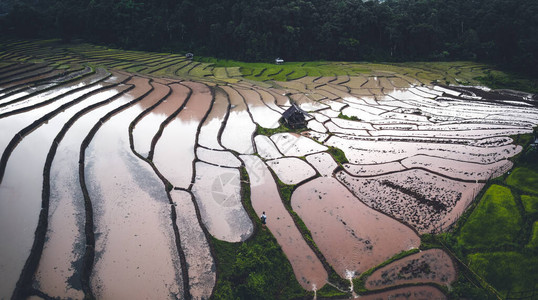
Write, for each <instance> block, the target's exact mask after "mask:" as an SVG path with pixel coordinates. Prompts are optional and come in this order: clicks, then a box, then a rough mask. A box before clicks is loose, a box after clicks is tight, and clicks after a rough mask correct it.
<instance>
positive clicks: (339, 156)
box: [327, 146, 349, 165]
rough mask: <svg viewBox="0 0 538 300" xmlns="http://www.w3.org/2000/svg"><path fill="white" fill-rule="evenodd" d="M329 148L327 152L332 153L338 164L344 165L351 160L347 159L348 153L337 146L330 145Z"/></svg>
mask: <svg viewBox="0 0 538 300" xmlns="http://www.w3.org/2000/svg"><path fill="white" fill-rule="evenodd" d="M328 148H329V149H328V150H327V152H329V154H331V155H332V157H333V158H334V160H335V161H336V162H337V163H338V164H340V165H342V164H346V163H348V162H349V160H347V157H346V154H345V153H344V151H342V150H341V149H340V148H336V147H333V146H329V147H328Z"/></svg>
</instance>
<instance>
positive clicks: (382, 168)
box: [344, 161, 406, 177]
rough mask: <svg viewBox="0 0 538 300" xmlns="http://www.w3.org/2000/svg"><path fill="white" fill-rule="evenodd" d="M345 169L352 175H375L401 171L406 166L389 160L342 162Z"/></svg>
mask: <svg viewBox="0 0 538 300" xmlns="http://www.w3.org/2000/svg"><path fill="white" fill-rule="evenodd" d="M344 168H345V170H346V171H347V172H348V173H350V174H351V175H353V176H360V177H363V176H376V175H381V174H386V173H392V172H398V171H403V170H405V169H406V168H405V167H404V166H403V165H402V164H401V163H400V162H397V161H395V162H389V163H384V164H374V165H354V164H344Z"/></svg>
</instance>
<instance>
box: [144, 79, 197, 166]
mask: <svg viewBox="0 0 538 300" xmlns="http://www.w3.org/2000/svg"><path fill="white" fill-rule="evenodd" d="M154 85H155V86H158V84H154ZM170 88H171V91H172V93H171V94H170V96H169V97H168V98H167V99H166V100H164V101H163V102H161V103H160V104H159V105H158V106H157V107H155V108H154V109H153V110H152V111H151V112H150V113H149V114H146V115H145V116H144V117H143V118H142V119H141V120H140V121H139V122H138V123H137V124H136V126H135V128H134V129H133V143H134V148H135V151H136V152H138V153H139V154H141V155H143V156H146V157H147V155H148V153H149V152H150V150H151V142H152V140H153V137H154V136H155V134H156V133H157V131H158V130H159V127H160V126H161V124H162V123H163V122H164V121H165V120H166V119H167V118H168V117H169V116H170V115H171V114H173V113H174V112H175V111H177V110H178V109H179V108H180V107H181V105H183V103H184V102H185V100H186V99H187V95H188V94H189V91H190V90H189V89H188V88H187V87H186V86H184V85H180V84H172V85H170ZM159 90H160V89H159Z"/></svg>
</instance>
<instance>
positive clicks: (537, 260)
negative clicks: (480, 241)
mask: <svg viewBox="0 0 538 300" xmlns="http://www.w3.org/2000/svg"><path fill="white" fill-rule="evenodd" d="M468 257H469V265H470V268H471V269H473V271H475V272H476V273H478V274H479V275H480V276H482V277H484V279H486V280H487V281H488V282H489V283H490V284H492V285H493V286H494V287H495V288H496V289H497V290H498V291H499V292H500V293H501V294H502V295H506V293H507V292H508V291H511V292H522V291H528V290H532V289H534V288H535V285H536V283H537V282H538V272H536V266H538V257H537V256H528V255H525V254H522V253H518V252H493V253H476V254H471V255H469V256H468Z"/></svg>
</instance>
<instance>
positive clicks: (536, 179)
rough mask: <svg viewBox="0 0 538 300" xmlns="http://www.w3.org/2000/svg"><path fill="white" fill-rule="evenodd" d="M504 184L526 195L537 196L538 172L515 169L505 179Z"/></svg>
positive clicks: (528, 169) (523, 168)
mask: <svg viewBox="0 0 538 300" xmlns="http://www.w3.org/2000/svg"><path fill="white" fill-rule="evenodd" d="M506 184H508V185H509V186H512V187H515V188H517V189H520V190H522V191H524V192H527V193H534V194H538V172H537V171H536V170H534V169H530V168H527V167H519V168H516V169H514V171H512V173H511V174H510V176H508V177H507V178H506Z"/></svg>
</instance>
